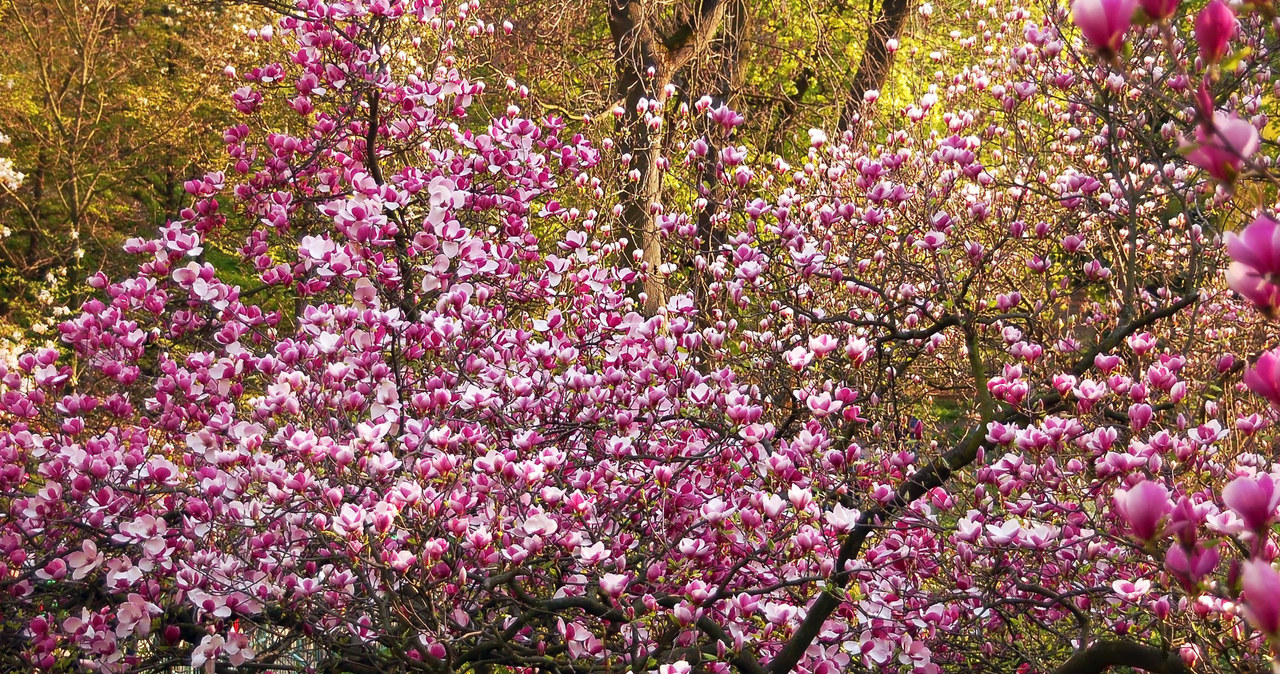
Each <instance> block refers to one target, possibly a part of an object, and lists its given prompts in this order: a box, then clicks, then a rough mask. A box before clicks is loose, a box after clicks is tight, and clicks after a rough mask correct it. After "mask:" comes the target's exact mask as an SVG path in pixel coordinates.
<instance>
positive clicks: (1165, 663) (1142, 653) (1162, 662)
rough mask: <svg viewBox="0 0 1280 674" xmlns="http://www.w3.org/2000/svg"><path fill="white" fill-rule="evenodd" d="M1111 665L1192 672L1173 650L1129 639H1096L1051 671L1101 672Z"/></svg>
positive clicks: (1156, 673)
mask: <svg viewBox="0 0 1280 674" xmlns="http://www.w3.org/2000/svg"><path fill="white" fill-rule="evenodd" d="M1112 667H1131V668H1133V669H1137V670H1140V671H1143V672H1152V673H1153V674H1191V668H1189V667H1187V666H1186V664H1184V663H1183V662H1182V658H1181V657H1179V656H1178V654H1177V653H1176V652H1173V653H1170V652H1168V651H1163V650H1161V649H1159V648H1156V647H1154V646H1147V645H1146V644H1139V643H1135V642H1132V641H1099V642H1097V643H1095V644H1093V645H1092V646H1090V647H1088V648H1085V649H1083V650H1079V651H1076V653H1075V655H1073V656H1071V658H1070V659H1069V660H1067V661H1066V662H1064V663H1062V665H1060V666H1059V667H1058V668H1057V669H1055V670H1053V674H1101V672H1105V671H1107V670H1108V669H1110V668H1112Z"/></svg>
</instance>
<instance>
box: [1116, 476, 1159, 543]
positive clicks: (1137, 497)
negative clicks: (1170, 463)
mask: <svg viewBox="0 0 1280 674" xmlns="http://www.w3.org/2000/svg"><path fill="white" fill-rule="evenodd" d="M1115 503H1116V510H1117V511H1119V513H1120V516H1121V517H1123V518H1124V519H1125V521H1127V522H1128V523H1129V529H1130V531H1131V532H1132V533H1133V537H1134V538H1137V539H1138V540H1142V541H1149V540H1151V539H1153V538H1155V536H1156V532H1157V531H1158V530H1159V528H1160V520H1162V519H1164V516H1165V515H1167V514H1169V512H1170V511H1171V510H1173V504H1172V503H1171V502H1170V501H1169V490H1168V489H1165V488H1164V485H1161V484H1157V483H1155V482H1151V481H1150V480H1144V481H1142V482H1139V483H1138V484H1136V485H1134V486H1132V487H1130V488H1129V489H1127V490H1126V491H1123V492H1120V493H1118V494H1116V498H1115Z"/></svg>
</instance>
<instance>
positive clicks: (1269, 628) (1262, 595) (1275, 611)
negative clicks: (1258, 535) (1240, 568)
mask: <svg viewBox="0 0 1280 674" xmlns="http://www.w3.org/2000/svg"><path fill="white" fill-rule="evenodd" d="M1240 585H1241V587H1242V588H1243V589H1244V607H1243V608H1244V615H1245V617H1246V618H1248V619H1249V622H1251V623H1253V626H1254V627H1256V628H1258V630H1259V631H1261V632H1263V633H1265V634H1266V635H1267V636H1268V637H1270V638H1271V639H1277V638H1280V573H1277V572H1276V570H1275V569H1274V568H1272V566H1271V565H1270V564H1268V563H1267V562H1264V561H1262V560H1260V559H1254V560H1250V561H1248V562H1245V564H1244V573H1243V574H1241V577H1240Z"/></svg>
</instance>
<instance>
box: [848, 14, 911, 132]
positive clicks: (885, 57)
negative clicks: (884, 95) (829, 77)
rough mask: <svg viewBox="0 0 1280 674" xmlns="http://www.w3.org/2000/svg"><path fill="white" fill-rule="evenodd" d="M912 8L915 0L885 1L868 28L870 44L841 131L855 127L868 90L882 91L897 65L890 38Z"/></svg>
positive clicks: (850, 95) (893, 36)
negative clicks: (890, 49)
mask: <svg viewBox="0 0 1280 674" xmlns="http://www.w3.org/2000/svg"><path fill="white" fill-rule="evenodd" d="M910 11H911V0H884V2H883V3H882V4H881V5H880V13H879V14H878V15H877V16H876V20H875V21H874V22H873V23H872V24H871V27H870V28H868V29H867V43H866V46H865V47H864V48H863V50H862V58H861V59H859V61H858V70H857V72H855V73H854V75H853V82H852V83H851V84H850V85H849V100H847V101H846V102H845V105H844V111H843V112H841V113H840V130H841V131H848V130H849V129H850V128H852V126H853V123H854V121H855V120H856V119H857V117H858V111H859V110H860V109H861V108H862V104H863V97H865V96H866V93H867V92H868V91H872V90H879V89H880V88H881V87H882V86H884V81H885V78H886V77H888V75H889V67H890V66H891V65H893V54H892V53H890V51H889V40H895V39H897V38H898V35H899V33H901V31H902V24H903V23H905V22H906V19H907V14H908V13H909V12H910Z"/></svg>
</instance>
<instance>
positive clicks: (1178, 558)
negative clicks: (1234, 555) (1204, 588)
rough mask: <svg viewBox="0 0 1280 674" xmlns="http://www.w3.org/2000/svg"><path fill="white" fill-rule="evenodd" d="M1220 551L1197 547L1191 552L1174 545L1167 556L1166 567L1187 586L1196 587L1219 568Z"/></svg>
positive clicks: (1170, 547)
mask: <svg viewBox="0 0 1280 674" xmlns="http://www.w3.org/2000/svg"><path fill="white" fill-rule="evenodd" d="M1218 559H1219V555H1218V550H1217V548H1204V547H1201V546H1199V545H1196V546H1194V547H1193V548H1192V550H1191V551H1190V552H1188V551H1187V548H1186V547H1184V546H1182V545H1180V544H1174V545H1171V546H1169V552H1168V553H1167V554H1166V555H1165V558H1164V563H1165V566H1166V567H1167V568H1168V569H1169V571H1170V572H1172V573H1173V574H1174V575H1176V576H1178V578H1179V579H1181V580H1183V581H1185V582H1186V584H1187V585H1192V586H1193V585H1195V584H1196V583H1199V582H1200V579H1202V578H1204V577H1205V576H1207V575H1209V574H1210V573H1213V570H1214V569H1215V568H1217V567H1218Z"/></svg>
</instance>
